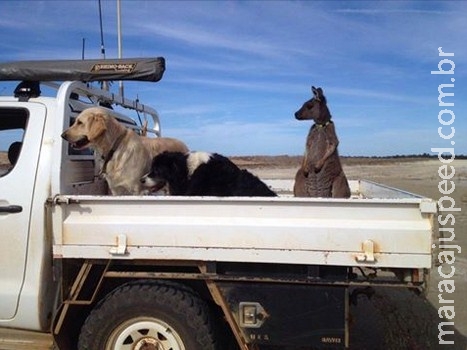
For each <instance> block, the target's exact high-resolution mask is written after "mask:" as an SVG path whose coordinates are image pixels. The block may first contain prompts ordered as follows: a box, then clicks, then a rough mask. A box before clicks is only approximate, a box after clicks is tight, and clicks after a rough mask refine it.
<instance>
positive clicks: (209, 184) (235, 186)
mask: <svg viewBox="0 0 467 350" xmlns="http://www.w3.org/2000/svg"><path fill="white" fill-rule="evenodd" d="M141 182H142V183H143V185H144V186H146V187H147V188H148V189H150V190H151V192H157V191H158V190H160V189H161V188H162V187H164V186H165V185H168V188H169V194H171V195H176V196H263V197H264V196H271V197H272V196H276V194H275V193H274V192H273V191H272V190H270V189H269V187H268V186H267V185H266V184H265V183H263V182H262V181H261V180H260V179H258V178H257V177H256V176H255V175H253V174H251V173H250V172H248V171H247V170H242V169H240V168H238V167H237V166H236V165H235V164H234V163H233V162H232V161H230V160H229V159H228V158H227V157H224V156H222V155H220V154H217V153H206V152H189V153H180V152H164V153H161V154H159V155H157V156H156V157H154V159H153V161H152V166H151V171H150V172H149V173H148V174H146V175H145V176H143V177H142V178H141Z"/></svg>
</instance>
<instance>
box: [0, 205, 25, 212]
mask: <svg viewBox="0 0 467 350" xmlns="http://www.w3.org/2000/svg"><path fill="white" fill-rule="evenodd" d="M22 211H23V207H22V206H21V205H9V206H7V207H0V213H10V214H15V213H21V212H22Z"/></svg>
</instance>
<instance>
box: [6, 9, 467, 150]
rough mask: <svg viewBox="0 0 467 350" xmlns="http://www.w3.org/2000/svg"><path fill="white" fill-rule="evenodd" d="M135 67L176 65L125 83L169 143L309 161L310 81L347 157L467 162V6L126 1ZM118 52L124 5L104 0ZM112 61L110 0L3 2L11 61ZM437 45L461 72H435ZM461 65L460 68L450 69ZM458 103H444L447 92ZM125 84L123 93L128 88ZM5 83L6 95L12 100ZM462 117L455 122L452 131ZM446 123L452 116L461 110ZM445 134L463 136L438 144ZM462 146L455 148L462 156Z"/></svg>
mask: <svg viewBox="0 0 467 350" xmlns="http://www.w3.org/2000/svg"><path fill="white" fill-rule="evenodd" d="M121 6H122V32H123V56H124V57H153V56H164V57H165V58H166V60H167V70H166V72H165V74H164V77H163V78H162V80H161V81H160V82H158V83H142V82H139V83H136V82H131V83H125V96H126V97H127V98H134V97H136V96H137V95H138V96H139V98H140V100H141V101H142V102H143V103H146V104H149V105H151V106H153V107H155V108H156V109H157V111H158V112H159V114H160V116H161V121H162V132H163V135H164V136H173V137H178V138H181V139H183V140H184V141H185V142H186V143H187V144H188V145H189V147H190V148H191V149H194V150H204V151H213V152H219V153H223V154H226V155H259V154H261V155H280V154H289V155H300V154H302V153H303V150H304V144H305V138H306V135H307V133H308V130H309V128H310V126H311V123H310V122H308V121H297V120H295V118H294V112H295V111H296V110H297V109H298V108H299V107H300V106H301V105H302V103H303V102H304V101H305V100H307V99H309V98H310V97H311V91H310V87H311V85H315V86H320V87H322V88H323V89H324V93H325V95H326V97H327V98H328V105H329V108H330V110H331V113H332V115H333V120H334V122H335V125H336V129H337V133H338V137H339V139H340V145H339V151H340V154H341V155H344V156H348V155H352V156H356V155H365V156H373V155H377V156H383V155H395V154H412V153H425V152H427V153H430V149H431V148H434V147H438V148H440V147H454V148H455V153H456V154H461V153H462V154H467V137H466V131H467V121H466V119H467V117H466V113H465V112H464V111H465V110H466V98H465V96H466V81H467V76H466V70H465V64H466V63H467V56H466V53H467V52H466V51H467V45H465V38H467V21H466V20H465V19H466V17H467V2H462V1H453V2H450V1H439V2H438V1H368V2H367V1H355V2H352V1H328V2H318V1H293V2H291V1H186V2H184V1H154V0H147V1H136V0H121ZM102 13H103V28H104V41H105V48H106V56H107V57H108V58H114V57H117V3H116V0H102ZM83 38H85V42H86V46H85V57H86V58H99V57H100V31H99V11H98V1H97V0H92V1H91V0H86V1H81V0H80V1H58V0H55V1H38V0H36V1H32V0H31V1H21V0H1V1H0V61H2V62H7V61H14V60H31V59H80V58H81V49H82V40H83ZM438 47H443V51H444V52H452V53H454V56H453V57H448V58H449V59H451V60H452V61H453V62H454V63H455V73H454V75H432V74H430V72H431V71H432V70H437V67H438V62H439V61H440V60H441V59H443V58H446V57H442V58H440V57H439V55H438ZM443 67H444V69H446V70H447V69H448V68H449V67H448V65H446V64H445V65H443ZM450 78H455V83H454V87H452V88H449V89H447V90H445V91H446V92H453V93H454V96H451V97H448V98H446V99H445V100H446V101H448V102H453V103H454V106H452V107H440V106H439V104H438V86H439V85H440V84H449V83H451V80H450ZM116 87H117V85H116V84H115V89H116ZM8 93H9V92H8V91H7V88H6V87H5V86H3V87H2V84H1V83H0V95H5V94H8ZM443 108H449V109H450V110H451V111H452V112H453V113H454V114H455V120H454V121H453V123H452V124H451V125H449V126H443V125H441V124H440V122H439V120H438V114H439V113H440V110H442V109H443ZM443 118H444V119H445V121H446V120H448V119H449V118H450V117H449V115H448V114H444V115H443ZM440 126H443V129H442V132H443V133H444V134H445V135H448V134H450V133H451V129H450V128H451V127H454V129H455V134H454V137H453V138H451V139H450V140H444V139H442V138H441V137H440V136H439V135H438V128H439V127H440ZM451 141H454V142H455V144H454V146H452V143H451Z"/></svg>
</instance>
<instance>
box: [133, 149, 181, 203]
mask: <svg viewBox="0 0 467 350" xmlns="http://www.w3.org/2000/svg"><path fill="white" fill-rule="evenodd" d="M187 181H188V170H187V163H186V156H185V154H184V153H181V152H163V153H161V154H159V155H157V156H156V157H154V159H153V160H152V164H151V171H150V172H149V173H147V174H146V175H144V176H143V177H142V178H141V183H142V184H143V186H144V187H146V188H148V189H149V191H150V192H152V193H154V192H157V191H159V190H160V189H161V188H163V187H164V186H165V185H168V186H169V192H170V193H171V194H179V193H173V192H174V190H175V189H176V188H179V187H183V186H185V184H186V182H187Z"/></svg>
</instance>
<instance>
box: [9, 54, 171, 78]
mask: <svg viewBox="0 0 467 350" xmlns="http://www.w3.org/2000/svg"><path fill="white" fill-rule="evenodd" d="M164 71H165V59H164V58H163V57H156V58H120V59H105V60H104V59H101V60H43V61H17V62H8V63H0V81H1V80H3V81H14V80H21V81H68V80H70V81H82V82H91V81H112V80H133V81H151V82H157V81H159V80H161V78H162V75H163V74H164Z"/></svg>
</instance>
